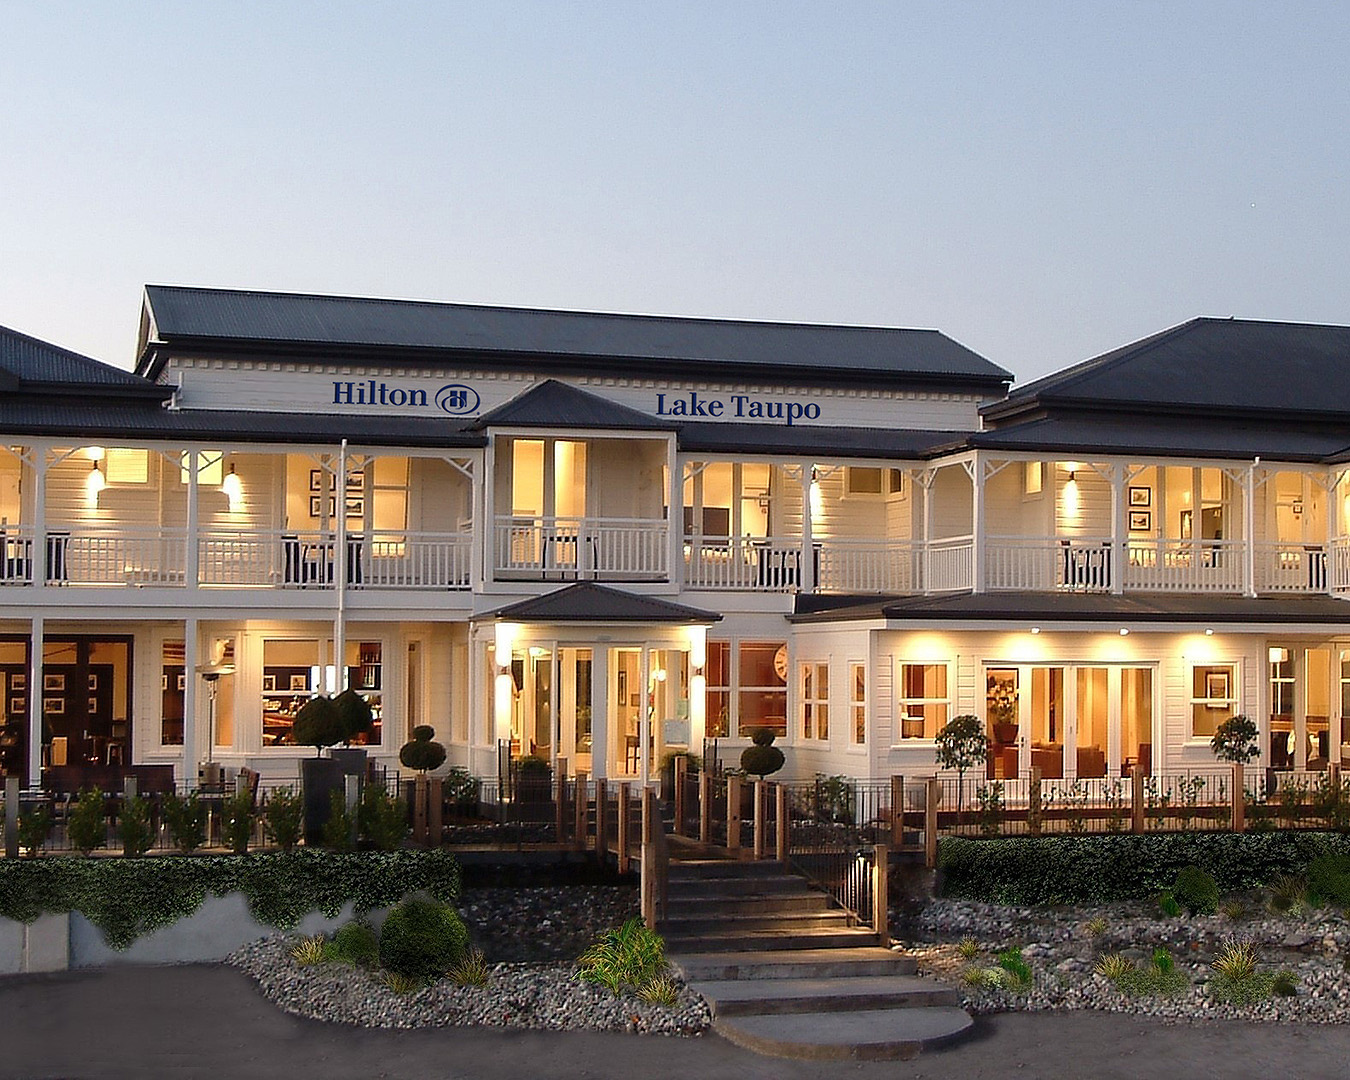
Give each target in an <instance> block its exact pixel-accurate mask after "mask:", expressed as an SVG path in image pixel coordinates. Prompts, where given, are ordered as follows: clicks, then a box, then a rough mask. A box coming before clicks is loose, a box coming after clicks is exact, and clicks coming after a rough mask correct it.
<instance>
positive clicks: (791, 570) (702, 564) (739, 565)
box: [684, 536, 802, 592]
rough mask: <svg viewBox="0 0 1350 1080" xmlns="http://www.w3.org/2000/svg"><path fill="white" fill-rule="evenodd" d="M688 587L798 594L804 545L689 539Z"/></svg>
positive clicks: (720, 538)
mask: <svg viewBox="0 0 1350 1080" xmlns="http://www.w3.org/2000/svg"><path fill="white" fill-rule="evenodd" d="M684 559H685V579H684V580H685V585H687V586H688V587H689V588H691V589H736V590H754V591H756V592H796V591H797V589H798V588H800V586H801V559H802V542H801V541H800V540H792V539H788V540H782V539H772V538H769V537H759V536H687V537H685V540H684Z"/></svg>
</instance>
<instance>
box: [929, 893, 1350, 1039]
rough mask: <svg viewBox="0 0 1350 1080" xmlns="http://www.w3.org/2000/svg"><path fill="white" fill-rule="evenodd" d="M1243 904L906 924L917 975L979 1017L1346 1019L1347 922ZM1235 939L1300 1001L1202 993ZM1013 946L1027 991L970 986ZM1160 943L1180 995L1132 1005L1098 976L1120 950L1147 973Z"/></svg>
mask: <svg viewBox="0 0 1350 1080" xmlns="http://www.w3.org/2000/svg"><path fill="white" fill-rule="evenodd" d="M1240 899H1241V900H1242V902H1243V904H1244V913H1243V914H1242V915H1240V916H1238V917H1237V918H1233V917H1230V916H1226V915H1212V916H1186V915H1183V916H1181V917H1179V918H1165V917H1162V916H1161V915H1160V914H1158V913H1157V908H1156V905H1150V904H1142V903H1137V904H1113V905H1107V906H1101V907H1068V906H1065V907H1055V908H1028V907H1002V906H999V905H994V904H981V903H974V902H971V901H962V900H933V901H930V902H929V903H928V904H927V905H926V906H925V907H924V908H923V910H922V911H921V912H919V913H918V915H917V916H914V917H912V918H911V920H910V927H911V932H912V935H913V938H914V942H913V945H914V949H915V953H916V955H917V956H918V958H919V961H920V968H921V970H924V971H926V972H927V973H929V974H932V975H934V976H936V977H938V978H941V979H944V980H946V981H949V982H953V983H955V984H956V985H957V986H959V987H960V988H961V990H962V992H963V994H964V995H965V1005H966V1007H967V1008H968V1009H969V1010H970V1011H971V1012H972V1013H977V1014H980V1013H994V1012H1004V1011H1010V1010H1030V1011H1036V1010H1074V1009H1098V1010H1103V1011H1107V1012H1116V1013H1135V1014H1139V1015H1146V1016H1155V1017H1162V1018H1165V1019H1172V1020H1181V1019H1187V1020H1190V1019H1200V1018H1205V1019H1237V1020H1286V1021H1290V1020H1292V1021H1299V1022H1302V1023H1316V1024H1338V1023H1345V1022H1347V1021H1350V971H1347V967H1346V965H1347V962H1350V959H1348V958H1350V951H1348V950H1350V921H1347V919H1346V917H1345V916H1344V915H1343V914H1341V913H1338V912H1332V911H1323V910H1317V911H1307V910H1304V911H1302V912H1296V913H1291V914H1284V915H1277V914H1272V913H1270V912H1269V911H1268V910H1267V909H1266V908H1265V898H1264V897H1263V896H1261V895H1259V894H1251V895H1248V896H1246V897H1242V898H1240ZM1093 919H1101V920H1104V922H1105V924H1106V929H1105V932H1103V933H1100V934H1094V933H1093V929H1092V928H1090V927H1089V925H1088V924H1089V922H1090V921H1091V920H1093ZM966 936H970V937H973V938H974V939H975V940H976V941H977V942H978V943H979V945H980V947H981V952H980V955H979V956H978V957H977V958H975V959H974V960H969V961H968V960H966V959H963V958H962V957H961V956H960V955H958V952H957V944H956V943H958V942H959V941H960V940H961V939H962V938H963V937H966ZM1233 939H1237V940H1247V941H1252V942H1254V943H1256V945H1257V946H1258V947H1259V950H1260V957H1261V963H1260V969H1261V970H1263V971H1268V972H1276V971H1279V970H1288V971H1292V972H1293V973H1294V975H1295V976H1296V978H1297V993H1296V994H1295V995H1293V996H1291V997H1273V998H1270V999H1269V1000H1267V1001H1263V1002H1260V1003H1258V1004H1255V1005H1248V1006H1235V1005H1228V1004H1223V1003H1221V1002H1218V1001H1215V1000H1214V999H1212V998H1211V997H1210V996H1209V995H1208V993H1207V992H1206V987H1205V983H1206V981H1207V980H1208V979H1209V977H1210V975H1211V974H1212V969H1211V967H1210V963H1211V961H1212V960H1213V959H1214V956H1215V954H1216V953H1217V952H1218V950H1219V949H1220V948H1221V947H1222V945H1223V944H1224V943H1225V942H1226V941H1229V940H1233ZM1009 945H1017V946H1019V947H1020V948H1021V951H1022V955H1023V957H1024V958H1025V959H1026V960H1027V962H1028V964H1029V965H1030V966H1031V969H1032V973H1033V984H1032V987H1031V988H1030V989H1029V990H1027V991H1023V992H1012V991H1009V990H1006V989H996V990H991V989H988V988H984V987H979V988H972V987H970V986H967V985H966V984H965V983H964V981H963V975H964V973H965V971H966V970H967V969H968V968H970V967H972V966H974V967H992V966H994V965H995V959H994V957H995V954H996V953H997V952H998V951H1000V950H1002V949H1004V948H1007V947H1008V946H1009ZM1159 946H1161V947H1164V948H1166V949H1168V950H1169V951H1170V952H1171V954H1172V956H1173V957H1174V958H1175V962H1176V968H1177V970H1178V971H1181V972H1182V973H1183V974H1185V975H1187V976H1188V977H1189V978H1190V980H1191V985H1190V986H1189V987H1188V988H1187V989H1185V990H1183V991H1182V992H1179V993H1177V994H1175V995H1171V996H1166V997H1160V996H1142V997H1130V996H1127V995H1126V994H1124V993H1122V992H1121V991H1120V990H1118V989H1116V987H1115V986H1114V985H1113V984H1112V983H1111V982H1110V981H1108V980H1107V979H1106V978H1105V977H1103V976H1101V975H1098V974H1096V972H1095V971H1094V968H1095V966H1096V963H1097V960H1098V959H1099V958H1100V957H1101V956H1102V955H1104V954H1106V953H1111V952H1122V953H1124V954H1125V955H1127V956H1129V957H1131V958H1132V959H1134V960H1135V961H1136V964H1137V965H1138V966H1140V967H1146V966H1148V964H1149V962H1150V959H1151V956H1152V952H1153V949H1154V948H1156V947H1159Z"/></svg>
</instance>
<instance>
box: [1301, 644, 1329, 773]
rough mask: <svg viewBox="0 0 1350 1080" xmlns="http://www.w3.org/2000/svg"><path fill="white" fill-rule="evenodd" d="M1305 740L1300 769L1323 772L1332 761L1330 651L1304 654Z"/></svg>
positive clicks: (1303, 741)
mask: <svg viewBox="0 0 1350 1080" xmlns="http://www.w3.org/2000/svg"><path fill="white" fill-rule="evenodd" d="M1304 673H1305V674H1304V686H1305V689H1304V692H1303V709H1302V710H1301V711H1302V713H1303V738H1302V740H1301V742H1302V746H1301V749H1302V751H1303V754H1304V758H1303V761H1302V762H1300V763H1299V768H1302V769H1307V770H1309V771H1310V772H1324V771H1325V770H1326V767H1327V764H1328V762H1330V760H1331V650H1330V649H1329V648H1317V649H1308V650H1307V651H1306V652H1305V653H1304Z"/></svg>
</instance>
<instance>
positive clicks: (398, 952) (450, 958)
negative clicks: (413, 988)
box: [380, 896, 469, 979]
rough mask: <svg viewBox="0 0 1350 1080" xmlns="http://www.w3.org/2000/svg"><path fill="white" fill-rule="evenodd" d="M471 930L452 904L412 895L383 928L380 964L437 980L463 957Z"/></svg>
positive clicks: (413, 975) (394, 912)
mask: <svg viewBox="0 0 1350 1080" xmlns="http://www.w3.org/2000/svg"><path fill="white" fill-rule="evenodd" d="M468 947H469V931H468V930H467V929H466V928H465V926H464V921H463V920H462V919H461V918H460V917H459V914H458V913H457V912H456V911H455V909H454V908H453V907H451V906H450V905H449V904H444V903H441V902H440V901H437V900H433V899H432V898H431V897H429V896H410V897H409V898H408V899H406V900H404V901H403V902H402V903H401V904H399V905H398V906H397V907H395V908H394V909H393V910H391V911H390V912H389V915H388V917H387V918H386V919H385V920H384V926H383V928H382V929H381V930H380V964H381V966H382V967H384V968H385V969H386V970H388V971H392V972H394V973H395V974H397V975H404V976H408V977H412V978H422V979H435V978H439V977H440V976H442V975H444V974H445V973H446V972H448V971H449V970H450V969H451V968H453V967H454V966H455V965H456V964H457V963H459V962H460V960H462V959H463V958H464V953H465V951H466V950H467V949H468Z"/></svg>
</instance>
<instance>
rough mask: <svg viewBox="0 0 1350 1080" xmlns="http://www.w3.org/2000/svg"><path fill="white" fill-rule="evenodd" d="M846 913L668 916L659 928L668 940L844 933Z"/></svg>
mask: <svg viewBox="0 0 1350 1080" xmlns="http://www.w3.org/2000/svg"><path fill="white" fill-rule="evenodd" d="M848 920H849V916H848V914H847V913H846V912H843V911H840V910H838V909H835V910H834V911H766V912H750V913H744V912H737V911H719V912H718V913H716V914H705V915H681V916H674V917H668V918H667V919H666V921H665V922H664V923H662V924H661V925H660V927H658V929H659V930H660V932H661V935H662V936H663V937H665V938H666V939H667V940H671V939H675V940H679V939H681V938H691V937H706V936H707V935H709V934H718V935H726V934H740V933H744V932H745V931H747V930H755V931H760V930H763V931H773V932H774V933H777V934H792V935H796V934H800V933H801V932H802V931H804V930H836V929H838V930H843V929H848V928H849V921H848Z"/></svg>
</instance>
